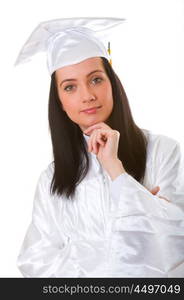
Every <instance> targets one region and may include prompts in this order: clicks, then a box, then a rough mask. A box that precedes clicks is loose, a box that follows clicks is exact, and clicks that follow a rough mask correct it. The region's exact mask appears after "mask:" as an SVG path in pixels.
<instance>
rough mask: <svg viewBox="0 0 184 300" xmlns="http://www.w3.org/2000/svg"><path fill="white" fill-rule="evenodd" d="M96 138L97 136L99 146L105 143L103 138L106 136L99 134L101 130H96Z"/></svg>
mask: <svg viewBox="0 0 184 300" xmlns="http://www.w3.org/2000/svg"><path fill="white" fill-rule="evenodd" d="M96 138H97V141H98V143H99V144H100V145H101V146H104V145H105V140H106V138H104V136H103V135H102V134H101V132H97V135H96Z"/></svg>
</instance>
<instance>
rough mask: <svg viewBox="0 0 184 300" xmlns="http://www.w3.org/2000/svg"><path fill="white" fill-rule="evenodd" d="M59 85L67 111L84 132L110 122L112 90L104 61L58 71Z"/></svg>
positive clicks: (85, 61)
mask: <svg viewBox="0 0 184 300" xmlns="http://www.w3.org/2000/svg"><path fill="white" fill-rule="evenodd" d="M56 82H57V90H58V95H59V99H60V101H61V104H62V108H63V110H64V111H65V112H66V114H67V115H68V117H69V118H70V119H71V120H72V121H73V122H75V123H77V124H78V125H79V127H80V128H81V130H82V131H84V130H85V129H86V128H88V127H89V126H91V125H94V124H96V123H99V122H105V121H106V120H107V119H108V117H109V116H110V114H111V112H112V109H113V96H112V87H111V83H110V80H109V78H108V76H107V74H106V72H105V69H104V67H103V63H102V59H101V58H100V57H93V58H89V59H86V60H84V61H82V62H80V63H78V64H74V65H70V66H66V67H62V68H60V69H58V70H57V71H56Z"/></svg>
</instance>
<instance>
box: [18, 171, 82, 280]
mask: <svg viewBox="0 0 184 300" xmlns="http://www.w3.org/2000/svg"><path fill="white" fill-rule="evenodd" d="M53 201H56V199H53ZM54 214H55V213H54V211H53V207H52V204H51V197H50V195H49V185H48V177H47V174H46V173H45V171H44V172H42V173H41V175H40V178H39V180H38V183H37V186H36V190H35V196H34V204H33V213H32V222H31V224H30V226H29V227H28V230H27V233H26V235H25V239H24V241H23V244H22V247H21V250H20V254H19V256H18V259H17V266H18V268H19V270H20V271H21V273H22V274H23V276H24V277H78V267H77V265H76V262H75V261H74V259H73V254H74V248H73V246H72V243H71V242H70V241H69V239H68V237H67V236H65V235H64V234H63V233H62V232H61V230H59V228H57V222H56V220H55V217H54Z"/></svg>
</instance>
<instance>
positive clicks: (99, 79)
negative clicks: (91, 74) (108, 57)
mask: <svg viewBox="0 0 184 300" xmlns="http://www.w3.org/2000/svg"><path fill="white" fill-rule="evenodd" d="M102 80H103V79H102V78H100V77H96V78H94V79H93V80H92V82H94V83H95V84H96V83H100V82H101V81H102Z"/></svg>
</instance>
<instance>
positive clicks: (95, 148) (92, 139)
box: [91, 131, 97, 154]
mask: <svg viewBox="0 0 184 300" xmlns="http://www.w3.org/2000/svg"><path fill="white" fill-rule="evenodd" d="M91 146H92V152H93V153H94V154H96V153H97V145H96V132H95V131H94V132H93V134H92V136H91Z"/></svg>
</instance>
